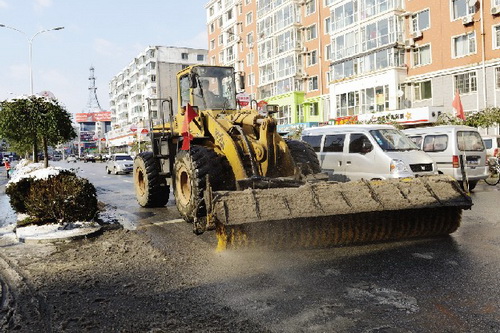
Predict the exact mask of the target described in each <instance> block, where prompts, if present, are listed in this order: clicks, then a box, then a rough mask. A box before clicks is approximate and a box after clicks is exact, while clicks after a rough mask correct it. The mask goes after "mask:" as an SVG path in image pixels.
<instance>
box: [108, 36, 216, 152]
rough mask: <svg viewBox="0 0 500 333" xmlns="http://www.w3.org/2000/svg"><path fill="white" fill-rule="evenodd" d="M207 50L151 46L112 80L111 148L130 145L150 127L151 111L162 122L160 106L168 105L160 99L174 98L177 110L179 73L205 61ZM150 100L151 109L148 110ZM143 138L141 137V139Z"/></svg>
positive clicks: (153, 117) (109, 141)
mask: <svg viewBox="0 0 500 333" xmlns="http://www.w3.org/2000/svg"><path fill="white" fill-rule="evenodd" d="M206 61H207V50H205V49H192V48H185V47H169V46H150V47H148V48H146V50H144V52H142V53H140V54H139V55H138V56H137V57H135V58H134V60H133V61H132V62H131V63H130V64H129V65H128V66H127V67H126V68H125V69H123V70H122V71H121V72H120V73H118V74H117V75H115V76H114V77H113V79H112V80H111V82H110V83H109V97H110V111H111V124H112V127H113V129H112V130H111V131H110V132H108V133H107V142H108V144H109V146H110V147H120V148H121V150H123V151H125V150H129V148H128V147H130V145H131V144H132V143H133V142H134V140H135V139H136V138H137V137H138V136H140V135H141V134H140V132H141V129H142V128H147V127H148V123H149V114H151V118H152V121H153V122H158V121H160V120H161V119H159V113H158V111H159V110H160V109H159V108H162V107H163V110H164V111H165V112H166V108H167V106H166V105H165V103H161V102H160V100H159V99H165V98H168V97H171V98H172V100H173V105H174V110H176V105H177V84H176V74H177V72H179V71H180V70H182V69H183V68H185V67H187V66H189V65H193V64H204V63H206ZM148 99H151V100H150V102H151V103H150V105H151V110H148V103H147V101H148ZM139 139H140V138H139Z"/></svg>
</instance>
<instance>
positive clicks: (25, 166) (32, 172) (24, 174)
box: [7, 159, 68, 186]
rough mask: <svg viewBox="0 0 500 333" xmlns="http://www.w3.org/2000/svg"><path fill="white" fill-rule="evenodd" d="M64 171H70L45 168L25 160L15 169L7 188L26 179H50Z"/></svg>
mask: <svg viewBox="0 0 500 333" xmlns="http://www.w3.org/2000/svg"><path fill="white" fill-rule="evenodd" d="M62 170H68V169H66V168H61V167H52V166H49V167H48V168H45V167H44V165H43V163H42V162H38V163H32V162H30V161H28V160H25V159H23V160H21V161H20V162H19V163H18V164H17V165H16V166H15V167H14V175H13V176H12V178H11V179H10V180H9V182H8V183H7V186H9V185H10V184H13V183H17V182H19V181H20V180H21V179H25V178H33V179H35V180H38V179H40V180H43V179H48V178H49V177H51V176H57V175H58V174H59V173H60V172H61V171H62Z"/></svg>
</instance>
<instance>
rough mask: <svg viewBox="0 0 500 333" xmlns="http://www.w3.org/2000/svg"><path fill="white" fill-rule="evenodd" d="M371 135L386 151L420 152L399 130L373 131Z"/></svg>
mask: <svg viewBox="0 0 500 333" xmlns="http://www.w3.org/2000/svg"><path fill="white" fill-rule="evenodd" d="M370 133H371V134H372V135H373V137H374V138H375V141H377V144H378V145H379V146H380V148H382V149H383V150H384V151H405V150H418V147H417V146H416V145H415V143H414V142H413V141H411V140H410V139H409V138H408V137H407V136H406V135H404V134H403V133H402V132H400V131H399V130H397V129H391V128H389V129H379V130H371V131H370Z"/></svg>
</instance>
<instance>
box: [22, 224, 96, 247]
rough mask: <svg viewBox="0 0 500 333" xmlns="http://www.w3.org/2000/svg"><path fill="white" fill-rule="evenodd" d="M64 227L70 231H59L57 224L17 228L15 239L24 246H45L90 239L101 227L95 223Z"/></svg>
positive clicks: (59, 226) (59, 227)
mask: <svg viewBox="0 0 500 333" xmlns="http://www.w3.org/2000/svg"><path fill="white" fill-rule="evenodd" d="M66 226H70V227H71V229H61V225H59V224H49V225H41V226H26V227H17V228H16V230H15V232H16V238H17V239H18V241H19V242H21V243H25V244H47V243H59V242H69V241H72V240H78V239H83V238H90V237H94V236H97V235H99V234H100V233H101V231H102V227H101V226H95V223H88V224H83V223H82V222H80V223H69V224H67V225H66ZM75 226H76V227H75Z"/></svg>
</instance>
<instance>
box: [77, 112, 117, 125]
mask: <svg viewBox="0 0 500 333" xmlns="http://www.w3.org/2000/svg"><path fill="white" fill-rule="evenodd" d="M75 121H76V122H77V123H90V122H96V121H111V111H101V112H90V113H75Z"/></svg>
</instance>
